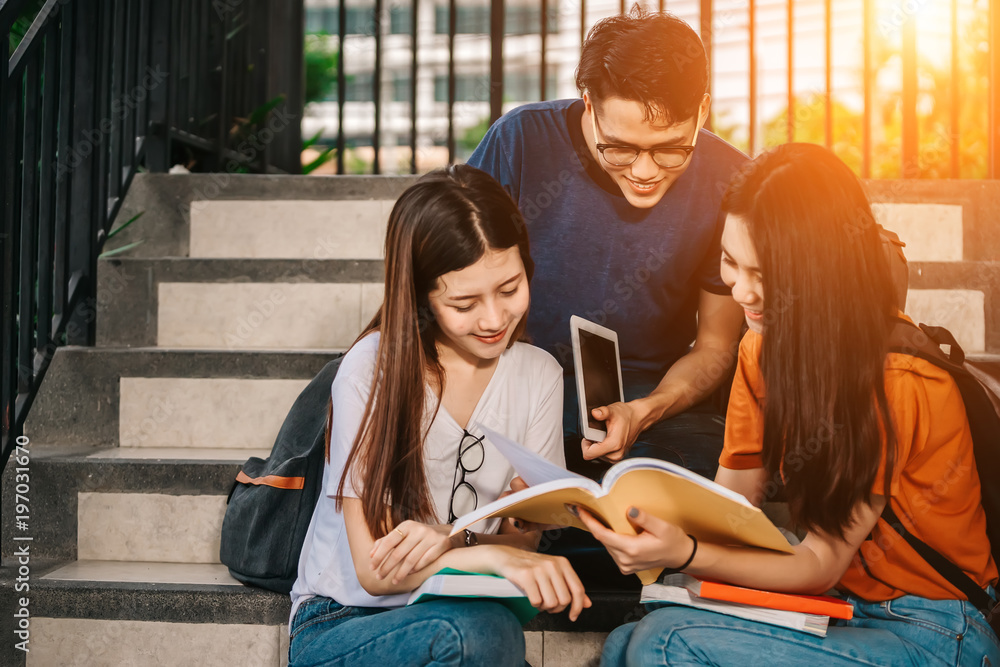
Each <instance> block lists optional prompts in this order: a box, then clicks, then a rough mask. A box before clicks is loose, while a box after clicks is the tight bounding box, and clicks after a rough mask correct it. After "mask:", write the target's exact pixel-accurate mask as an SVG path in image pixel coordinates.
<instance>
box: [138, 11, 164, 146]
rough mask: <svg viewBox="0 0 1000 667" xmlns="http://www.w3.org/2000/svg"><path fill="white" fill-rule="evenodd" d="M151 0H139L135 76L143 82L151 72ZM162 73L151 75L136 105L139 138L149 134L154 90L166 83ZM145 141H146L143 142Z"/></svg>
mask: <svg viewBox="0 0 1000 667" xmlns="http://www.w3.org/2000/svg"><path fill="white" fill-rule="evenodd" d="M149 3H150V0H139V25H138V27H137V28H136V34H137V36H138V37H137V39H136V46H135V49H136V66H135V76H136V80H138V81H139V82H140V84H141V83H143V82H144V81H145V80H146V76H147V75H148V74H150V73H151V72H149V51H150V46H151V44H152V36H151V34H150V29H149V19H150V8H149ZM161 76H162V75H161V74H160V73H157V74H156V77H155V78H152V77H151V82H150V86H149V88H148V89H147V90H145V91H144V92H143V96H144V98H145V99H144V100H142V101H141V102H140V103H139V104H137V105H136V108H135V111H134V114H135V127H134V128H133V131H134V132H135V135H136V137H137V139H138V138H139V137H142V138H145V137H146V136H148V135H149V128H148V127H147V123H148V119H149V107H150V105H151V104H152V102H151V98H152V95H153V90H155V89H156V88H157V87H158V86H162V85H164V82H163V81H161V80H160V77H161ZM143 143H145V141H144V142H143Z"/></svg>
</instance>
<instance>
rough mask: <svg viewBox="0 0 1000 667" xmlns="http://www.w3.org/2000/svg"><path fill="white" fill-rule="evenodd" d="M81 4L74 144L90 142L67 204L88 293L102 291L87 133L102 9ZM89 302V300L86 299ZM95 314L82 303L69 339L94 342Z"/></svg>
mask: <svg viewBox="0 0 1000 667" xmlns="http://www.w3.org/2000/svg"><path fill="white" fill-rule="evenodd" d="M71 4H75V5H76V20H75V21H74V22H73V31H74V34H73V39H74V43H75V49H76V51H75V57H74V58H73V64H72V68H73V81H74V82H75V83H74V87H73V90H74V92H73V102H74V105H73V114H72V122H73V133H72V142H73V145H74V146H80V147H87V148H89V150H87V151H80V159H79V162H78V165H77V166H76V168H74V169H73V171H72V172H71V174H72V179H71V184H70V188H71V190H70V197H71V200H72V204H73V205H72V206H71V207H69V208H68V209H67V212H68V214H69V221H68V227H69V243H68V250H69V267H68V269H67V273H68V276H69V278H71V279H72V277H73V276H74V275H79V276H80V279H81V283H80V285H79V287H78V289H81V290H82V291H83V295H84V299H86V298H87V296H89V295H90V294H94V293H96V290H95V289H94V281H93V273H92V272H91V257H92V256H93V255H94V243H95V237H94V234H93V233H92V225H93V218H94V216H93V211H94V200H95V199H99V197H98V195H97V194H96V192H95V188H94V179H93V177H92V176H93V173H94V171H95V165H96V164H98V156H97V152H98V151H97V149H96V147H95V146H93V144H92V143H90V142H89V140H88V137H87V134H88V133H89V132H92V129H91V128H93V126H94V122H95V118H96V115H95V109H96V104H95V102H96V100H97V97H98V89H97V87H96V86H94V85H90V86H88V85H86V84H85V82H87V81H96V79H97V76H98V69H99V62H100V59H99V57H98V54H99V50H98V41H97V39H95V37H94V36H95V35H98V25H99V23H100V20H99V13H100V12H99V10H98V2H97V0H78V2H77V3H71ZM82 305H84V306H85V305H86V304H82ZM93 334H94V328H93V320H92V319H91V318H90V317H89V313H87V312H85V308H84V307H81V305H80V304H78V305H77V307H76V310H75V311H74V312H73V313H72V315H71V319H70V322H69V324H68V325H67V328H66V343H67V344H69V345H91V344H92V343H93V340H94V335H93Z"/></svg>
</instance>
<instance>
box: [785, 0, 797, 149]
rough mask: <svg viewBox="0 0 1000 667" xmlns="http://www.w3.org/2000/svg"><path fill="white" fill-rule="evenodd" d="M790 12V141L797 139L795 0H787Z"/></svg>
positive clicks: (788, 21)
mask: <svg viewBox="0 0 1000 667" xmlns="http://www.w3.org/2000/svg"><path fill="white" fill-rule="evenodd" d="M787 4H788V14H787V17H786V26H787V30H788V83H787V84H786V88H787V90H788V102H787V105H786V108H787V109H788V111H787V115H788V118H787V119H786V121H787V128H786V135H787V141H788V142H789V143H791V142H793V141H795V0H787Z"/></svg>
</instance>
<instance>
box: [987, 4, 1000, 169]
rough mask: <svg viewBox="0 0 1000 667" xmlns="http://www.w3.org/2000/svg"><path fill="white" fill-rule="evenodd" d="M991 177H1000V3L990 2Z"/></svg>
mask: <svg viewBox="0 0 1000 667" xmlns="http://www.w3.org/2000/svg"><path fill="white" fill-rule="evenodd" d="M989 53H990V120H989V126H990V138H989V146H990V166H989V174H990V178H1000V3H997V2H991V3H990V42H989Z"/></svg>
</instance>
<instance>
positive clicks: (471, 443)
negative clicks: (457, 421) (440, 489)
mask: <svg viewBox="0 0 1000 667" xmlns="http://www.w3.org/2000/svg"><path fill="white" fill-rule="evenodd" d="M485 437H486V436H479V437H478V438H477V437H476V436H474V435H472V434H471V433H469V432H468V431H465V430H463V431H462V441H461V442H460V443H459V445H458V462H457V463H456V464H455V477H454V479H453V482H454V483H453V484H452V487H451V502H449V503H448V523H455V521H456V520H457V519H458V518H459V517H460V516H464V515H465V514H468V513H469V512H471V511H472V510H474V509H476V507H477V506H478V505H479V496H478V495H477V494H476V489H475V488H474V487H473V486H472V485H471V484H469V483H468V482H466V481H465V476H466V475H467V474H469V473H473V472H476V471H477V470H479V469H480V468H481V467H483V460H484V459H485V458H486V451H485V449H484V448H483V438H485Z"/></svg>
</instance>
